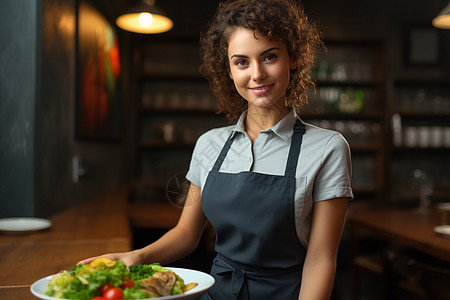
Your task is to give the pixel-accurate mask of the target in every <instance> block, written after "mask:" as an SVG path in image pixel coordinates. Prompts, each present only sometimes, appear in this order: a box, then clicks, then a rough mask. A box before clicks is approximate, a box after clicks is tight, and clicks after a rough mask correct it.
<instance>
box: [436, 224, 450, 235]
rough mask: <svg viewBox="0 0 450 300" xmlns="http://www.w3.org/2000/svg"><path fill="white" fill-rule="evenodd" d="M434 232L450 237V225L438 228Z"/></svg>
mask: <svg viewBox="0 0 450 300" xmlns="http://www.w3.org/2000/svg"><path fill="white" fill-rule="evenodd" d="M434 232H436V233H439V234H442V235H445V236H447V237H450V225H440V226H436V227H434Z"/></svg>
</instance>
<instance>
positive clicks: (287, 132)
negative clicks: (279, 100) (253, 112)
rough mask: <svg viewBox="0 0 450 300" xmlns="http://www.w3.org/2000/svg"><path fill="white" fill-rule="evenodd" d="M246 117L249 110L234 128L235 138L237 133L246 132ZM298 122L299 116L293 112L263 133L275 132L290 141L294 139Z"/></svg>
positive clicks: (242, 115)
mask: <svg viewBox="0 0 450 300" xmlns="http://www.w3.org/2000/svg"><path fill="white" fill-rule="evenodd" d="M246 116H247V110H246V111H244V112H243V113H242V114H241V116H240V117H239V119H238V121H237V123H236V125H235V126H234V129H233V133H232V134H233V136H234V135H235V134H236V132H241V133H244V132H245V126H244V121H245V117H246ZM296 121H297V115H296V113H295V112H294V110H291V111H290V112H289V113H288V114H287V115H286V116H284V118H283V119H281V120H280V121H279V122H278V123H277V124H275V125H274V126H272V127H271V128H268V129H266V130H262V131H261V132H273V133H275V134H276V135H278V136H279V137H280V138H282V139H283V140H285V141H289V140H290V139H291V137H292V132H293V131H292V130H293V128H294V124H295V122H296Z"/></svg>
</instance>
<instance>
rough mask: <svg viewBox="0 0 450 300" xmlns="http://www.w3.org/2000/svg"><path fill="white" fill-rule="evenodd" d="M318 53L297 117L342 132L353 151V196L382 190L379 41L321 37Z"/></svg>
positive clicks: (375, 194) (382, 108) (382, 92)
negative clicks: (312, 83) (312, 87)
mask: <svg viewBox="0 0 450 300" xmlns="http://www.w3.org/2000/svg"><path fill="white" fill-rule="evenodd" d="M325 46H326V50H327V51H326V52H323V53H321V54H320V55H319V56H318V59H317V63H316V68H315V69H314V72H313V77H314V79H315V80H316V89H315V91H312V90H311V91H310V96H309V105H308V106H307V107H306V109H305V110H304V112H303V113H302V116H301V117H302V119H304V120H305V121H307V122H309V123H312V124H315V125H318V126H319V127H323V128H330V129H333V130H337V131H339V132H341V133H342V134H343V135H344V137H345V138H346V139H347V141H348V142H349V144H350V148H351V151H352V169H353V170H352V171H353V176H352V186H353V190H354V194H355V197H356V198H358V199H361V198H365V199H366V198H369V199H375V198H376V199H380V198H382V195H383V192H384V190H385V182H384V176H383V175H384V172H385V167H386V163H385V155H384V154H385V152H384V151H385V139H384V137H383V133H384V132H385V130H386V128H385V127H386V126H385V103H386V91H385V82H386V79H385V74H384V49H383V44H382V42H380V41H326V42H325Z"/></svg>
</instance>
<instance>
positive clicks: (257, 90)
mask: <svg viewBox="0 0 450 300" xmlns="http://www.w3.org/2000/svg"><path fill="white" fill-rule="evenodd" d="M273 87H274V84H271V85H262V86H257V87H252V88H250V90H251V91H252V92H253V93H254V94H255V95H256V96H262V95H264V94H266V93H268V92H270V91H271V90H272V88H273Z"/></svg>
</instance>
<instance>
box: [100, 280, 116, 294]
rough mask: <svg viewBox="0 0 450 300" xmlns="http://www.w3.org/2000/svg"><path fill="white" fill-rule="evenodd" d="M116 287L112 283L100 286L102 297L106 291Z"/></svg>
mask: <svg viewBox="0 0 450 300" xmlns="http://www.w3.org/2000/svg"><path fill="white" fill-rule="evenodd" d="M113 287H114V286H113V285H112V284H111V283H105V284H102V285H101V286H100V295H102V296H104V295H105V293H106V291H107V290H109V289H112V288H113Z"/></svg>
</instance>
